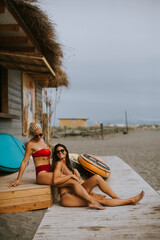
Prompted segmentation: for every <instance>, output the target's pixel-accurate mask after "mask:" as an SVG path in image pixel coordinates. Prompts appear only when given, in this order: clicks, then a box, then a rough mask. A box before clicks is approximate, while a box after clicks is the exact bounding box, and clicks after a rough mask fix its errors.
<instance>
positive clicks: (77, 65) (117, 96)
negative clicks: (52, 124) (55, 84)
mask: <svg viewBox="0 0 160 240" xmlns="http://www.w3.org/2000/svg"><path fill="white" fill-rule="evenodd" d="M40 2H41V3H42V4H41V7H42V8H43V10H45V11H47V14H48V15H49V18H51V19H52V20H53V22H54V23H56V26H55V29H56V33H57V37H58V40H59V42H60V43H61V44H62V48H63V52H64V61H63V68H64V70H65V72H66V73H67V75H68V80H69V82H70V86H69V88H68V89H66V88H64V87H63V88H62V91H61V96H60V101H59V104H58V105H57V113H56V117H57V118H72V117H78V118H84V117H85V118H89V119H90V120H92V121H105V120H108V121H109V120H111V119H114V120H116V119H123V118H124V112H125V111H127V113H128V118H129V119H130V120H134V119H141V120H145V119H150V120H159V121H160V0H45V6H44V5H43V3H44V1H42V0H40Z"/></svg>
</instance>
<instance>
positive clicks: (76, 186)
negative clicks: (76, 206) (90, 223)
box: [56, 179, 105, 209]
mask: <svg viewBox="0 0 160 240" xmlns="http://www.w3.org/2000/svg"><path fill="white" fill-rule="evenodd" d="M56 187H58V188H62V187H70V188H72V190H73V192H74V193H75V194H76V195H77V196H78V197H80V198H82V199H84V200H85V201H86V202H88V206H89V207H91V208H97V209H105V208H104V207H102V206H101V205H100V204H99V203H98V201H96V200H95V199H94V198H93V197H91V196H90V195H89V194H88V192H87V191H86V189H85V188H84V187H83V186H82V185H81V184H80V183H78V182H77V181H76V180H74V179H73V180H72V179H69V180H67V181H65V182H64V183H61V184H57V185H56Z"/></svg>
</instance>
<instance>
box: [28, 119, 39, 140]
mask: <svg viewBox="0 0 160 240" xmlns="http://www.w3.org/2000/svg"><path fill="white" fill-rule="evenodd" d="M37 130H42V128H41V126H40V125H39V124H38V123H35V122H31V123H30V125H29V129H28V137H29V138H30V137H32V136H34V133H35V132H36V131H37Z"/></svg>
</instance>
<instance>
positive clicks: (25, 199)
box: [0, 162, 52, 213]
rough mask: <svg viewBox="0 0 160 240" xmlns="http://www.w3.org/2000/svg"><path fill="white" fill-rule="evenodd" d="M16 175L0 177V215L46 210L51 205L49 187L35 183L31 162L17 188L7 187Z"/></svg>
mask: <svg viewBox="0 0 160 240" xmlns="http://www.w3.org/2000/svg"><path fill="white" fill-rule="evenodd" d="M16 176H17V173H14V174H9V175H6V176H1V177H0V213H12V212H22V211H28V210H35V209H42V208H47V207H50V206H51V205H52V191H51V187H50V186H47V185H38V184H36V182H35V171H34V165H33V162H31V163H30V164H29V166H28V167H27V170H26V172H25V173H24V176H23V178H22V181H21V183H20V185H19V186H17V187H12V188H10V187H9V183H10V182H12V181H13V180H15V179H16Z"/></svg>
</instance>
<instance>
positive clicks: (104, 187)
mask: <svg viewBox="0 0 160 240" xmlns="http://www.w3.org/2000/svg"><path fill="white" fill-rule="evenodd" d="M82 186H83V187H84V188H85V189H86V191H87V192H88V193H89V194H90V193H91V191H92V189H93V188H94V187H95V186H98V187H99V188H100V190H101V191H102V192H104V193H106V194H107V195H109V196H110V197H112V198H115V199H119V197H118V196H117V194H116V193H114V192H113V190H112V189H111V187H110V186H109V185H108V183H106V181H104V179H103V178H102V177H101V176H99V175H97V174H95V175H93V176H92V177H90V178H89V179H87V180H86V181H85V182H84V183H83V184H82Z"/></svg>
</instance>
